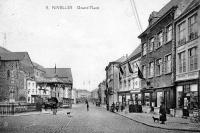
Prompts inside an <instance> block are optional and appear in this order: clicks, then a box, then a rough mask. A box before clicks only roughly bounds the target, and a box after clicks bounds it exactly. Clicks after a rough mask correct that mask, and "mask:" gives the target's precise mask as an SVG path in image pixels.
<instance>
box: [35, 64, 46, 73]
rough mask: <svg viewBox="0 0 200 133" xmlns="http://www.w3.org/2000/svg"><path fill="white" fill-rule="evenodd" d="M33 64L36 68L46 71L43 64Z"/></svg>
mask: <svg viewBox="0 0 200 133" xmlns="http://www.w3.org/2000/svg"><path fill="white" fill-rule="evenodd" d="M33 66H34V68H36V69H39V70H42V71H44V72H45V68H44V67H43V66H41V65H39V64H38V63H36V62H33Z"/></svg>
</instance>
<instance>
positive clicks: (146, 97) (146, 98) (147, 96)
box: [144, 93, 150, 106]
mask: <svg viewBox="0 0 200 133" xmlns="http://www.w3.org/2000/svg"><path fill="white" fill-rule="evenodd" d="M144 105H146V106H150V93H144Z"/></svg>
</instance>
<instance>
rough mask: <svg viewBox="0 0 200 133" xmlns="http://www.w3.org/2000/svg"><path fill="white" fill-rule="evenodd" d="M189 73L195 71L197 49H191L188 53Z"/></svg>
mask: <svg viewBox="0 0 200 133" xmlns="http://www.w3.org/2000/svg"><path fill="white" fill-rule="evenodd" d="M188 54H189V55H188V58H189V59H188V61H189V71H193V70H197V67H198V63H197V62H198V61H197V47H194V48H191V49H189V51H188Z"/></svg>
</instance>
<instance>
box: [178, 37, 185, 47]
mask: <svg viewBox="0 0 200 133" xmlns="http://www.w3.org/2000/svg"><path fill="white" fill-rule="evenodd" d="M184 44H186V38H182V39H181V40H179V41H178V46H182V45H184Z"/></svg>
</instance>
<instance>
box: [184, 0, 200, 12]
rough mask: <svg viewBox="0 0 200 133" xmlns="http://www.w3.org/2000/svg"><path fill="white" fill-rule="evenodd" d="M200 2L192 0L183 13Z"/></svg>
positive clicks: (199, 0)
mask: <svg viewBox="0 0 200 133" xmlns="http://www.w3.org/2000/svg"><path fill="white" fill-rule="evenodd" d="M199 3H200V0H192V1H191V2H190V3H189V4H188V6H187V8H186V9H185V10H184V12H183V13H182V14H184V13H185V12H187V11H188V10H190V9H191V8H192V7H193V6H195V5H198V4H199Z"/></svg>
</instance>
